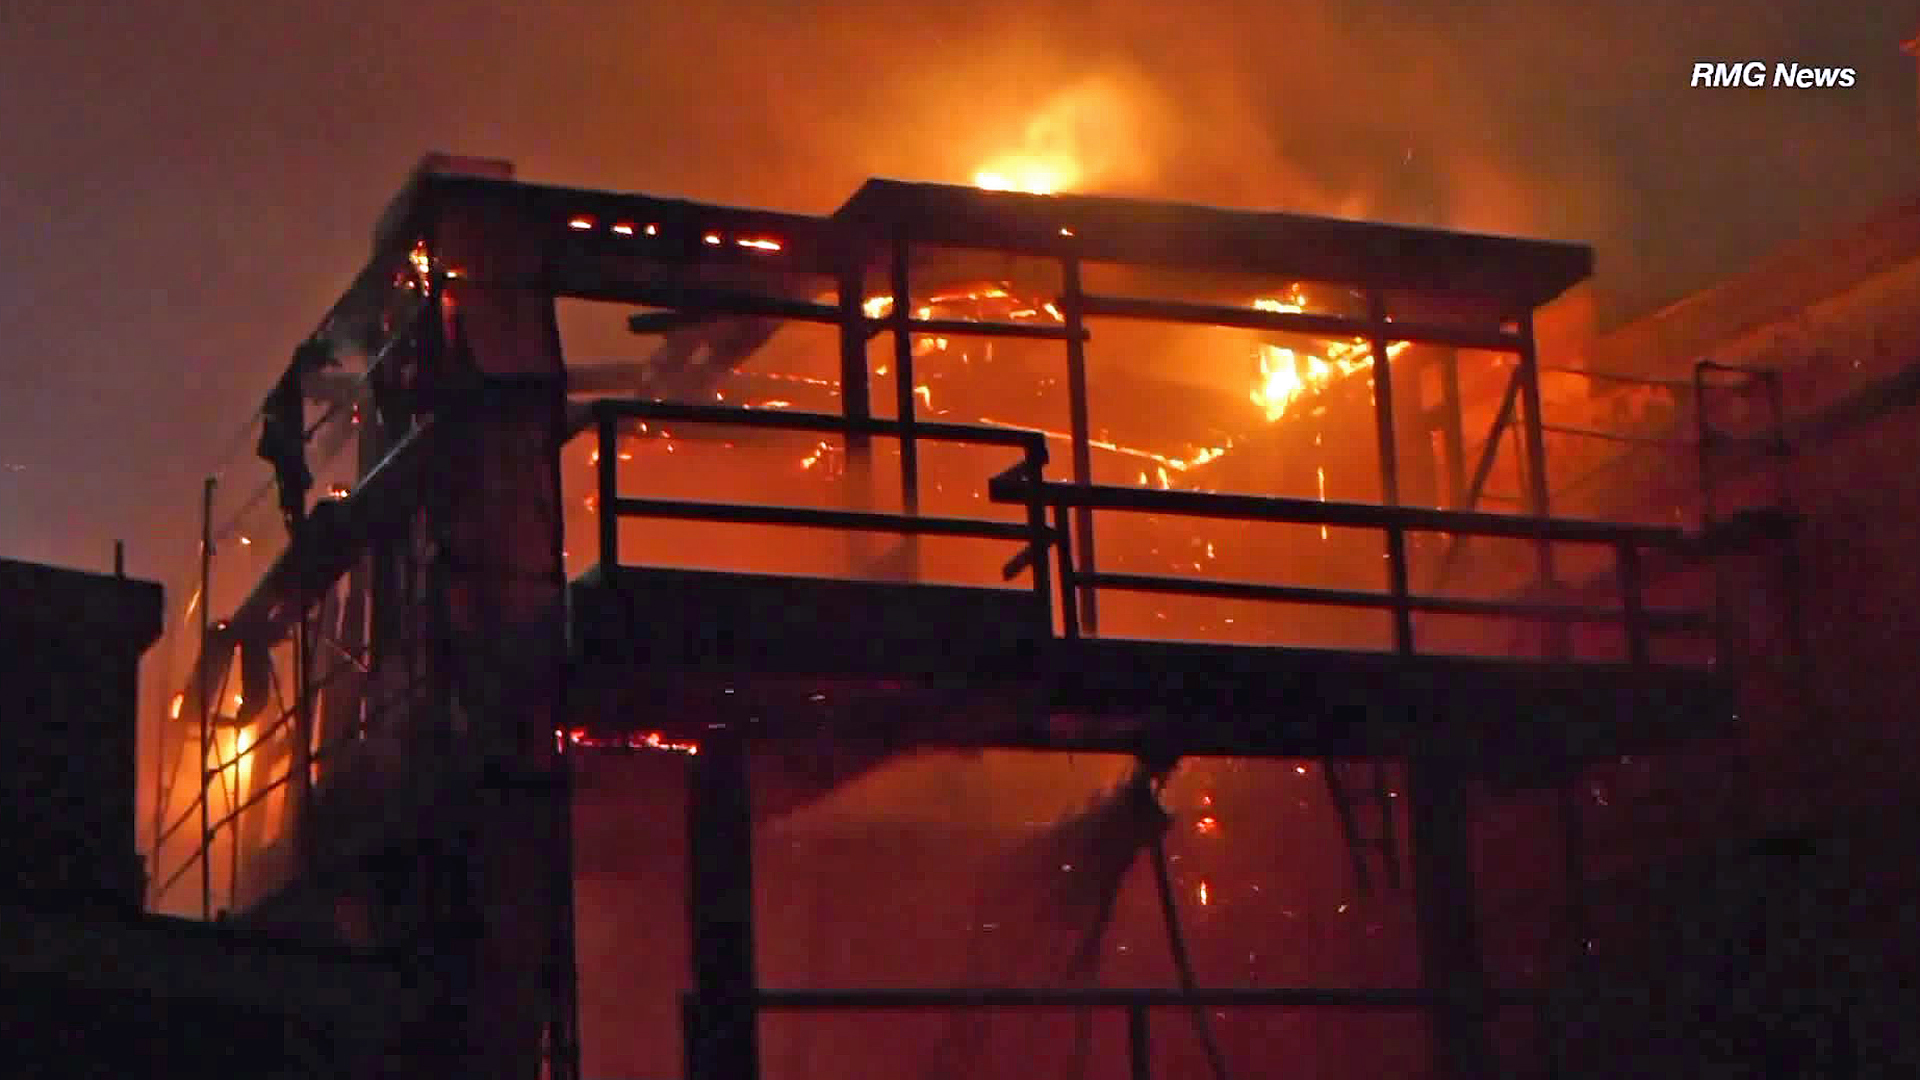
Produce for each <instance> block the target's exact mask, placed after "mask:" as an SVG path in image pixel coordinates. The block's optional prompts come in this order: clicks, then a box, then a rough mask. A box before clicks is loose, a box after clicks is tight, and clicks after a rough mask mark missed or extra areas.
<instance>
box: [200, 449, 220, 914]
mask: <svg viewBox="0 0 1920 1080" xmlns="http://www.w3.org/2000/svg"><path fill="white" fill-rule="evenodd" d="M215 483H216V481H215V480H214V478H213V477H211V476H209V477H207V483H206V487H205V488H204V489H202V492H201V496H200V670H199V672H197V675H198V682H199V688H200V769H199V771H200V917H201V918H202V919H204V920H208V921H211V920H212V919H213V854H212V847H213V816H212V814H211V812H210V810H209V807H208V802H207V800H208V790H207V789H208V787H209V786H210V785H211V784H212V783H213V777H212V774H210V773H209V772H208V771H207V754H208V747H209V746H210V745H211V743H212V740H213V685H212V683H213V671H212V668H211V667H210V666H209V665H210V658H209V656H208V653H207V650H208V648H209V647H210V646H211V644H212V642H213V632H212V626H211V620H210V618H209V617H208V614H207V612H208V610H209V609H210V608H212V607H213V596H212V591H213V487H214V484H215Z"/></svg>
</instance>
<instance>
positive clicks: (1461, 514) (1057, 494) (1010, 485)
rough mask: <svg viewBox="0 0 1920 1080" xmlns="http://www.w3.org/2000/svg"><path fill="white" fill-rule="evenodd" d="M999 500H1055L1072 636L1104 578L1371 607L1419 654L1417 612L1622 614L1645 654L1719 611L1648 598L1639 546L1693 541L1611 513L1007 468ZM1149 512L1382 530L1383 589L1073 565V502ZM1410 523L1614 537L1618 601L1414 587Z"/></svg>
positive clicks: (1406, 649)
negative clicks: (1411, 501) (1434, 506)
mask: <svg viewBox="0 0 1920 1080" xmlns="http://www.w3.org/2000/svg"><path fill="white" fill-rule="evenodd" d="M988 489H989V492H990V493H991V495H992V497H993V498H994V499H996V500H998V501H1004V502H1019V503H1026V504H1029V505H1030V504H1032V503H1033V502H1034V501H1035V500H1038V501H1039V502H1041V503H1044V504H1045V505H1047V506H1050V507H1052V508H1053V511H1054V534H1055V536H1054V539H1055V553H1056V557H1057V559H1058V561H1059V568H1058V573H1057V576H1058V578H1059V581H1060V591H1061V607H1062V610H1063V613H1064V625H1065V627H1066V634H1067V636H1068V637H1069V638H1073V637H1078V636H1079V635H1080V629H1079V625H1078V620H1077V618H1076V617H1075V614H1074V610H1073V609H1074V604H1073V603H1072V602H1071V600H1072V598H1073V596H1074V594H1075V591H1076V590H1078V589H1081V588H1109V589H1117V590H1121V591H1131V592H1154V593H1173V594H1180V595H1186V596H1200V597H1214V598H1219V599H1231V600H1265V601H1275V602H1281V603H1292V604H1317V605H1323V606H1333V607H1346V608H1370V609H1375V610H1384V611H1388V612H1391V613H1392V614H1393V618H1394V644H1395V651H1396V652H1398V653H1400V654H1402V655H1412V654H1413V653H1414V652H1415V648H1414V634H1413V614H1414V613H1415V612H1423V613H1428V614H1438V615H1466V616H1492V617H1506V618H1520V619H1529V620H1535V621H1541V622H1549V623H1560V624H1571V623H1615V624H1618V625H1619V626H1620V628H1621V630H1622V632H1623V633H1624V634H1625V637H1626V641H1627V653H1628V658H1629V660H1630V661H1631V662H1633V663H1635V664H1644V663H1646V662H1647V660H1648V655H1649V641H1650V639H1651V637H1653V636H1654V635H1656V634H1665V633H1707V632H1710V631H1711V630H1712V628H1713V623H1712V620H1711V619H1710V618H1709V617H1708V616H1707V615H1706V614H1705V613H1701V612H1692V611H1669V610H1652V609H1649V608H1648V607H1647V606H1646V599H1645V595H1644V589H1643V583H1642V581H1641V574H1640V563H1641V553H1642V551H1643V550H1645V549H1649V548H1666V549H1674V550H1679V549H1684V548H1685V547H1686V545H1687V543H1688V541H1687V539H1686V537H1685V536H1684V534H1682V533H1681V531H1680V530H1679V529H1674V528H1664V527H1659V526H1644V525H1621V524H1614V523H1609V522H1595V521H1575V520H1563V519H1556V518H1533V517H1522V516H1515V515H1506V514H1489V513H1480V512H1467V511H1458V510H1431V509H1425V508H1418V507H1391V506H1375V505H1371V504H1365V503H1342V502H1318V501H1314V500H1308V499H1287V498H1273V497H1267V496H1252V495H1218V494H1209V493H1202V492H1192V491H1154V490H1150V489H1145V488H1129V487H1115V486H1104V485H1082V484H1072V483H1063V482H1058V481H1039V482H1034V481H1031V480H1028V479H1025V478H1022V477H1016V476H1014V475H1013V474H1012V473H1011V471H1009V472H1008V473H1003V474H1001V475H1000V476H997V477H995V478H994V479H993V480H992V481H991V482H990V483H989V485H988ZM1078 508H1087V509H1091V510H1110V511H1133V512H1140V511H1147V512H1151V513H1156V514H1173V515H1185V516H1191V517H1206V518H1217V519H1227V520H1237V521H1264V522H1275V523H1283V524H1293V525H1325V526H1340V527H1347V528H1365V529H1377V530H1380V531H1381V532H1383V533H1384V534H1385V535H1386V537H1387V538H1388V541H1389V542H1388V544H1387V555H1388V562H1389V566H1388V579H1389V582H1390V586H1389V589H1388V591H1385V592H1373V591H1366V590H1355V589H1325V588H1309V587H1301V586H1291V585H1265V584H1254V583H1250V582H1240V581H1222V580H1215V579H1195V578H1185V577H1169V576H1164V575H1148V574H1114V573H1105V572H1084V571H1079V570H1077V569H1075V567H1074V565H1073V548H1072V545H1071V543H1070V541H1071V536H1070V529H1071V521H1070V518H1071V516H1072V515H1069V514H1068V513H1067V510H1069V509H1078ZM1413 532H1430V533H1443V534H1453V535H1457V536H1487V537H1504V538H1508V539H1517V540H1533V541H1539V542H1547V543H1576V544H1600V545H1605V546H1608V547H1611V548H1612V549H1613V552H1614V562H1615V568H1616V572H1617V575H1618V578H1619V592H1620V597H1621V603H1620V606H1619V607H1597V606H1592V605H1580V604H1557V603H1538V602H1521V601H1513V600H1479V599H1469V598H1464V597H1454V596H1436V595H1430V594H1422V593H1415V592H1413V591H1412V589H1411V587H1410V586H1409V584H1408V572H1407V545H1406V542H1405V540H1406V535H1407V534H1408V533H1413Z"/></svg>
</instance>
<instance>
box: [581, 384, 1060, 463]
mask: <svg viewBox="0 0 1920 1080" xmlns="http://www.w3.org/2000/svg"><path fill="white" fill-rule="evenodd" d="M588 410H589V411H590V412H595V411H597V412H599V413H606V414H611V415H614V416H631V417H637V418H639V419H643V420H664V421H668V422H671V423H682V422H684V423H697V424H727V425H731V426H733V427H759V428H785V429H787V430H790V431H815V432H822V433H826V434H854V435H880V436H894V437H896V438H898V437H905V435H906V432H905V431H904V430H903V428H902V425H901V423H900V422H899V421H898V420H880V419H862V418H857V417H845V416H836V415H833V414H832V413H808V412H792V411H789V410H786V409H748V408H740V407H735V406H730V405H681V404H676V403H673V402H663V401H636V400H633V399H631V398H601V399H600V400H598V401H595V402H593V403H592V404H591V405H589V406H588ZM912 429H913V430H912V435H913V437H914V438H916V439H922V440H932V441H937V442H958V443H979V444H983V445H988V446H1011V447H1017V448H1020V449H1023V450H1027V449H1032V450H1037V451H1038V452H1040V453H1042V454H1044V453H1045V446H1046V437H1045V436H1044V435H1042V434H1041V433H1039V432H1037V431H1027V430H1024V429H1021V428H1002V427H987V426H985V425H979V424H950V423H933V422H927V421H916V422H915V423H914V424H913V425H912ZM1043 460H1044V458H1043Z"/></svg>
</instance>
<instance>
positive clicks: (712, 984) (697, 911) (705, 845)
mask: <svg viewBox="0 0 1920 1080" xmlns="http://www.w3.org/2000/svg"><path fill="white" fill-rule="evenodd" d="M691 773H692V775H691V776H690V777H689V778H688V787H687V925H688V926H689V927H690V928H691V930H692V933H693V951H692V955H693V998H692V1002H691V1007H692V1015H691V1016H690V1017H689V1020H690V1022H689V1023H688V1024H687V1026H686V1037H687V1039H688V1040H689V1045H688V1046H687V1047H686V1057H687V1064H688V1077H687V1080H757V1078H758V1077H759V1075H760V1050H759V1032H758V1025H757V1024H756V1022H755V1013H754V1007H753V1001H752V995H753V993H754V990H755V975H754V943H753V804H752V798H751V795H750V793H749V790H748V769H747V752H746V745H745V743H744V741H743V740H742V738H741V734H740V732H739V730H738V729H737V728H720V729H715V730H714V731H712V732H711V733H710V734H709V736H708V737H707V738H706V739H704V740H702V742H701V744H700V752H699V753H698V754H696V755H694V757H693V758H692V759H691Z"/></svg>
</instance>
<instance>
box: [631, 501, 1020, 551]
mask: <svg viewBox="0 0 1920 1080" xmlns="http://www.w3.org/2000/svg"><path fill="white" fill-rule="evenodd" d="M613 510H614V513H616V514H618V515H620V516H621V517H655V518H674V519H678V520H681V521H721V522H729V523H732V524H736V525H800V526H805V527H809V528H817V529H854V530H858V531H862V532H892V533H907V534H914V533H925V534H927V535H930V536H963V537H970V538H974V539H980V540H1022V541H1030V540H1032V539H1033V530H1032V529H1030V528H1029V527H1028V526H1026V525H1024V524H1016V523H1014V522H1010V521H974V520H971V519H968V518H946V517H917V516H914V515H911V514H880V513H871V512H867V511H859V510H816V509H812V508H810V507H798V506H761V505H753V504H735V503H714V502H687V501H683V500H677V499H627V498H623V499H618V500H616V501H615V502H614V504H613Z"/></svg>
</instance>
